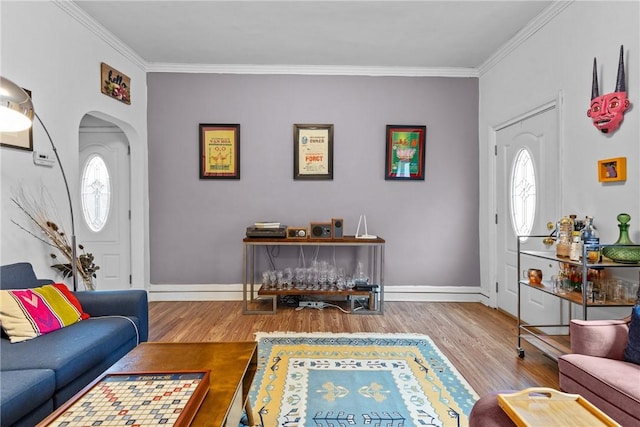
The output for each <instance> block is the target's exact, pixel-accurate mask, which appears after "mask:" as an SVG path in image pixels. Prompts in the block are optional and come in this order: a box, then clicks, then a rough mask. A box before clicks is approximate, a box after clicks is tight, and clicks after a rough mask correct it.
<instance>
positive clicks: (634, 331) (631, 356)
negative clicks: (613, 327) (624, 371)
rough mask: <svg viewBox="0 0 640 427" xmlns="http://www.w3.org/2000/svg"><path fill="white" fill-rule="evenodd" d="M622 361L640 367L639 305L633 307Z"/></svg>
mask: <svg viewBox="0 0 640 427" xmlns="http://www.w3.org/2000/svg"><path fill="white" fill-rule="evenodd" d="M624 360H626V361H627V362H631V363H635V364H637V365H640V305H636V306H635V307H633V310H632V312H631V323H630V324H629V342H627V347H626V348H625V349H624ZM639 381H640V380H639Z"/></svg>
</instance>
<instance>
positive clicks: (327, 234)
mask: <svg viewBox="0 0 640 427" xmlns="http://www.w3.org/2000/svg"><path fill="white" fill-rule="evenodd" d="M309 228H311V234H310V236H309V237H310V238H312V239H330V238H331V223H330V222H312V223H311V226H310V227H309Z"/></svg>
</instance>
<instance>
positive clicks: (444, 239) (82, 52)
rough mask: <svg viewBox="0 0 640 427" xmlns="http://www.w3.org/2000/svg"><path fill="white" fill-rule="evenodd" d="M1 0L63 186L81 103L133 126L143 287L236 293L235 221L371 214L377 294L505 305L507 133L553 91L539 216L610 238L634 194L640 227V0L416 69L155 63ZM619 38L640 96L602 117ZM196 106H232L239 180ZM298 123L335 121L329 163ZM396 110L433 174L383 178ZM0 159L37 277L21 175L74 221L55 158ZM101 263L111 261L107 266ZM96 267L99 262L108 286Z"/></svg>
mask: <svg viewBox="0 0 640 427" xmlns="http://www.w3.org/2000/svg"><path fill="white" fill-rule="evenodd" d="M0 12H1V20H2V21H1V22H2V29H1V32H2V33H1V34H2V54H1V55H0V61H1V62H0V67H1V70H2V76H3V77H6V78H9V79H11V80H13V81H14V82H16V83H18V84H19V85H21V86H23V87H25V88H27V89H29V90H31V92H32V94H33V101H34V104H35V108H36V110H37V112H38V114H39V116H40V117H41V118H42V119H43V121H44V122H45V123H46V126H47V127H48V129H49V131H50V133H51V135H52V138H53V140H54V141H55V143H56V145H57V147H58V149H59V153H60V157H61V161H62V163H63V164H64V167H65V169H66V172H67V175H68V177H69V181H70V185H71V188H72V190H73V191H72V193H74V194H75V193H78V186H79V184H78V183H79V181H80V175H81V172H82V171H81V169H80V166H78V165H80V164H81V162H80V152H79V147H80V143H81V142H80V138H81V136H80V133H81V132H80V128H81V124H82V122H83V119H84V118H85V116H86V115H90V116H92V117H97V118H98V119H101V120H105V121H107V122H110V123H112V124H114V125H115V126H117V127H118V128H119V129H120V130H121V132H122V133H124V135H125V136H126V139H127V141H128V143H129V146H130V150H131V151H130V158H129V165H130V166H129V169H130V177H129V181H130V185H129V190H130V200H131V206H130V215H131V217H130V218H131V223H130V234H129V244H128V245H127V246H128V247H130V273H126V274H124V275H123V276H124V277H126V280H124V284H123V288H133V289H144V290H146V291H147V292H148V294H149V299H150V301H172V300H183V301H192V300H202V301H207V300H214V301H224V300H234V301H239V300H241V299H242V238H243V237H244V233H245V229H246V227H247V226H250V225H252V224H253V223H254V222H255V221H261V220H278V221H281V222H283V223H286V224H287V225H292V226H305V225H308V224H309V223H310V222H314V221H319V222H324V221H327V220H331V218H334V217H339V218H344V221H345V228H346V234H355V231H356V226H357V223H358V219H359V218H360V215H363V214H364V215H366V216H367V220H368V228H369V232H370V233H373V234H376V235H379V236H381V237H382V238H384V239H385V240H386V260H385V264H386V271H385V296H384V297H385V301H389V302H393V301H425V302H432V301H455V302H481V303H483V304H485V305H487V306H489V307H494V308H495V307H497V308H501V309H504V307H501V298H502V297H501V295H500V292H501V291H504V288H503V285H504V286H509V284H506V283H503V280H502V276H501V275H502V271H501V269H502V268H503V264H504V263H503V262H502V261H501V260H502V258H499V256H498V252H499V249H500V245H501V243H500V241H501V235H500V234H499V232H498V228H497V227H496V212H497V209H498V208H499V194H498V188H499V185H500V183H501V179H500V177H499V175H498V174H497V170H498V167H499V165H498V160H497V159H496V155H495V151H494V150H495V146H496V144H497V133H498V132H499V130H501V129H502V128H504V127H505V126H508V125H510V124H512V123H517V122H518V121H519V120H521V119H522V118H525V117H529V116H530V115H532V114H535V113H536V112H537V111H539V110H542V109H545V108H547V106H549V105H553V108H554V109H555V111H557V114H556V116H557V119H558V131H557V148H556V149H557V150H558V156H557V158H556V161H557V162H559V163H558V164H557V167H556V170H555V174H556V176H557V181H556V182H552V183H549V184H550V185H553V186H554V189H555V191H556V192H557V194H556V196H555V197H556V201H557V203H556V204H555V206H552V207H551V208H550V209H549V210H548V212H549V213H551V214H552V217H550V218H548V220H557V219H559V218H560V217H561V216H564V215H569V214H577V215H578V216H579V217H584V216H586V215H590V216H593V217H594V218H595V222H596V226H597V228H598V231H599V233H600V239H601V242H602V243H613V242H615V240H616V239H617V237H618V226H617V225H618V223H617V221H616V216H617V215H618V214H619V213H621V212H626V213H628V214H629V215H630V216H631V223H630V225H631V226H630V237H631V240H633V241H634V242H640V227H639V226H638V221H639V220H640V201H639V200H640V199H639V198H638V195H639V194H640V188H639V187H640V175H639V168H638V163H639V160H640V147H639V145H638V140H639V136H640V121H639V120H638V113H637V108H634V107H635V105H634V104H635V103H636V102H637V101H635V100H636V99H637V97H636V96H635V94H637V93H638V90H639V89H640V88H639V87H638V82H639V81H640V66H639V65H640V62H639V58H640V56H638V55H637V52H638V50H639V48H640V33H639V31H640V30H639V27H640V26H639V25H638V22H639V19H640V9H639V5H638V3H637V2H635V1H630V2H604V1H602V2H579V1H575V2H566V3H565V2H562V3H560V2H552V4H551V5H550V9H549V10H547V11H546V13H542V14H541V15H540V17H538V19H536V20H535V22H534V24H535V25H533V26H529V27H527V28H526V30H528V31H524V32H522V33H519V34H518V35H517V37H515V39H514V40H512V41H511V42H510V43H508V44H507V45H505V46H502V47H501V48H500V49H499V50H498V51H496V52H495V54H494V55H493V56H491V58H489V59H488V60H487V61H485V62H483V63H481V64H479V65H478V67H477V68H473V69H464V70H462V69H458V70H448V73H447V72H445V73H444V74H441V75H434V73H433V70H431V74H429V73H423V74H424V75H417V76H415V75H407V74H402V73H401V72H400V71H398V73H397V75H378V76H376V75H366V74H365V75H362V74H357V73H356V74H348V73H347V72H344V73H343V75H335V74H331V73H330V72H328V71H327V74H325V75H317V74H316V75H314V74H305V73H300V74H296V73H293V72H291V74H279V73H271V74H270V73H268V72H263V73H259V74H254V73H251V72H248V71H246V70H245V72H240V73H231V72H217V71H211V69H208V68H206V67H205V68H204V69H203V70H198V69H196V67H193V68H189V67H186V66H183V67H173V68H171V67H169V66H168V64H164V66H163V64H150V63H146V62H145V61H144V60H142V59H141V58H140V57H139V56H138V55H137V54H136V53H135V51H133V50H132V49H131V48H130V47H129V46H126V45H121V44H118V42H117V40H114V39H110V38H109V37H108V36H107V35H105V34H104V29H100V28H95V27H93V28H92V27H91V26H90V25H88V24H87V22H89V20H88V19H87V17H86V16H84V15H82V13H81V11H80V10H79V9H78V8H77V7H76V6H74V5H73V4H72V3H67V2H57V1H52V2H2V3H0ZM25 22H27V24H25ZM606 27H611V28H615V31H603V30H602V28H606ZM594 29H597V32H596V34H597V36H594ZM16 34H20V37H16V36H15V35H16ZM620 46H624V54H625V58H624V60H625V67H626V79H627V91H628V94H629V96H630V99H631V104H632V106H631V108H630V109H629V110H628V111H627V113H626V114H625V117H624V121H623V122H622V124H621V126H620V128H619V129H617V130H616V131H615V132H613V133H611V134H603V133H602V132H600V131H598V130H597V129H595V128H594V126H593V123H592V121H591V119H590V118H589V117H587V114H586V111H587V109H588V102H589V98H588V97H589V91H591V86H592V66H593V58H594V57H596V58H597V61H598V70H599V72H600V73H599V78H600V85H601V93H608V92H611V91H613V88H614V80H615V73H616V69H617V65H618V54H619V50H620ZM103 62H104V63H106V64H109V65H110V66H112V67H113V68H115V69H117V70H119V71H121V72H122V73H124V74H126V75H127V76H128V77H129V78H130V79H131V104H130V105H128V104H125V103H122V102H117V101H115V100H113V99H110V98H109V97H107V96H105V95H103V94H102V93H100V84H99V83H100V81H99V71H100V70H99V66H100V63H103ZM200 123H239V124H240V126H241V151H242V158H241V166H242V167H241V177H240V179H239V180H201V179H199V177H198V161H197V159H198V125H199V124H200ZM297 123H331V124H334V127H335V151H334V165H335V171H334V178H333V180H330V181H317V182H311V181H296V180H294V179H293V177H292V172H293V171H292V169H293V168H292V163H293V161H292V160H293V159H292V158H293V150H292V136H293V125H294V124H297ZM390 124H402V125H425V126H426V129H427V131H426V167H425V175H426V176H425V179H424V181H414V182H394V181H388V180H385V179H384V156H385V153H384V132H385V126H386V125H390ZM33 137H34V150H35V151H41V152H46V153H50V152H51V149H50V147H49V143H48V141H47V138H46V135H45V133H44V131H43V129H42V127H40V126H39V125H38V124H36V126H34V129H33ZM620 157H625V158H626V161H627V178H626V181H624V182H616V183H602V182H600V181H598V169H597V164H598V161H599V160H601V159H607V158H620ZM0 161H1V165H2V170H1V173H2V183H1V186H2V193H3V195H4V197H3V198H2V215H1V224H0V226H1V230H0V231H1V233H2V239H1V245H2V246H1V248H0V250H1V252H0V261H1V262H0V264H3V265H5V264H10V263H13V262H20V261H25V260H26V261H28V262H30V263H32V264H33V266H34V268H35V271H36V273H37V276H38V277H43V278H44V277H52V276H53V275H54V274H53V273H55V272H54V270H52V269H51V267H50V265H51V259H50V257H49V252H50V250H49V249H48V248H47V247H46V246H45V245H44V244H42V243H41V242H38V241H37V240H36V239H33V238H31V237H30V236H28V235H26V234H25V232H24V231H23V230H21V229H19V228H18V227H16V226H15V224H14V223H13V222H12V221H22V218H23V217H22V213H21V212H20V211H19V210H18V209H17V208H16V207H15V206H14V205H13V204H12V203H11V202H10V200H9V199H10V197H11V196H12V195H13V194H15V191H16V188H23V189H25V190H30V191H34V192H37V191H39V189H40V188H42V187H43V186H46V188H47V191H49V192H50V193H51V194H52V195H53V197H54V198H55V199H57V200H58V201H59V204H58V206H57V210H58V212H57V213H58V215H59V217H60V219H61V221H62V222H63V223H66V222H67V221H68V220H67V216H68V215H67V207H66V203H65V199H66V193H65V188H64V184H63V183H62V181H61V179H60V171H59V168H58V167H57V166H54V167H53V168H47V167H40V166H36V165H34V164H33V158H32V155H31V153H27V152H24V151H21V150H12V149H6V148H4V147H3V148H2V149H1V150H0ZM441 169H442V170H441ZM543 188H547V187H543ZM78 200H79V199H75V198H74V202H75V204H76V206H75V209H76V212H77V213H76V221H78V219H79V218H80V215H79V212H80V210H81V209H80V208H79V205H78V203H79V202H78ZM546 221H547V219H546V218H545V219H544V221H543V224H545V223H546ZM80 242H81V243H83V240H82V239H80ZM86 246H87V248H88V249H89V250H92V249H91V248H92V247H91V245H90V244H87V245H86ZM106 272H110V270H109V268H108V265H105V264H104V263H103V264H102V271H101V272H100V274H101V275H102V274H103V273H106ZM129 274H130V276H131V281H130V285H129V283H128V282H129V277H128V276H129ZM636 277H637V274H636ZM58 278H59V277H58ZM104 280H105V279H104V278H102V277H99V278H98V280H97V288H98V290H100V289H101V288H100V283H101V281H102V282H103V283H104ZM498 282H500V290H497V289H496V283H498ZM505 311H509V310H505ZM627 311H628V310H627ZM511 314H513V315H514V316H515V315H516V313H515V312H512V313H511ZM618 314H619V313H618V312H615V313H614V314H613V315H612V314H611V312H605V313H602V314H601V316H602V317H608V318H610V317H612V316H617V317H622V316H618ZM514 354H515V351H514Z"/></svg>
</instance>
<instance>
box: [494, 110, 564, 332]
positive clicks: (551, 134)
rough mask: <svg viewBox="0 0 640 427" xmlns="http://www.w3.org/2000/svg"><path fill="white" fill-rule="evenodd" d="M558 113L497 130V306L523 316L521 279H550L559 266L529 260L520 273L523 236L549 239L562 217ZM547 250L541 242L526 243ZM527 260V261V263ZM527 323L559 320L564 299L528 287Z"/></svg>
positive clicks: (537, 114) (525, 300)
mask: <svg viewBox="0 0 640 427" xmlns="http://www.w3.org/2000/svg"><path fill="white" fill-rule="evenodd" d="M557 117H558V111H557V106H556V103H552V104H550V105H547V106H544V107H540V109H538V110H537V111H533V112H531V113H528V114H525V115H523V117H522V118H519V119H517V120H514V121H512V122H511V123H508V124H506V125H504V126H503V127H501V128H499V129H497V130H496V145H497V149H496V157H497V158H496V197H497V203H496V205H497V230H496V232H497V251H498V253H497V266H496V272H497V276H498V277H497V281H498V284H497V306H498V308H499V309H501V310H504V311H506V312H507V313H510V314H512V315H514V316H517V314H518V280H519V278H520V277H522V275H523V271H519V270H524V269H528V268H538V269H541V270H542V271H543V274H544V278H545V279H549V277H550V276H551V275H552V274H555V273H554V271H557V265H553V263H550V262H548V261H547V262H544V261H542V260H536V259H531V258H530V259H527V260H526V263H524V262H523V264H522V266H521V267H520V268H518V254H517V235H519V234H520V235H522V234H527V235H546V234H549V230H548V229H547V223H548V222H549V221H552V222H555V221H556V219H557V218H558V215H559V213H558V211H559V206H558V194H559V191H560V188H559V183H558V176H559V173H558V152H559V150H558V125H557V122H558V120H557ZM525 246H526V248H527V249H532V250H544V249H545V247H544V245H543V243H542V239H541V238H535V239H534V238H531V239H529V240H528V241H527V242H525ZM523 261H524V260H523ZM520 303H521V310H522V313H521V315H522V318H523V319H524V320H525V321H526V322H528V323H536V324H550V322H553V323H556V322H558V321H559V318H558V317H559V316H560V315H559V312H560V310H559V299H558V298H555V297H552V296H550V295H547V294H544V293H542V292H540V291H537V290H534V289H531V288H528V287H522V295H521V299H520Z"/></svg>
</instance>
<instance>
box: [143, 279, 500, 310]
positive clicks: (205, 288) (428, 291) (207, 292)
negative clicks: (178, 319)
mask: <svg viewBox="0 0 640 427" xmlns="http://www.w3.org/2000/svg"><path fill="white" fill-rule="evenodd" d="M481 291H482V288H480V287H479V286H386V287H385V288H384V300H385V301H423V302H482V303H483V304H485V305H486V304H488V298H487V297H486V296H485V295H482V293H481ZM149 301H242V284H229V285H214V284H211V285H209V284H205V285H151V287H150V288H149Z"/></svg>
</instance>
